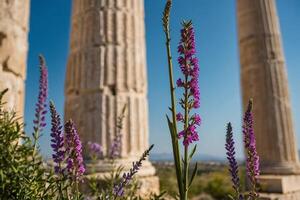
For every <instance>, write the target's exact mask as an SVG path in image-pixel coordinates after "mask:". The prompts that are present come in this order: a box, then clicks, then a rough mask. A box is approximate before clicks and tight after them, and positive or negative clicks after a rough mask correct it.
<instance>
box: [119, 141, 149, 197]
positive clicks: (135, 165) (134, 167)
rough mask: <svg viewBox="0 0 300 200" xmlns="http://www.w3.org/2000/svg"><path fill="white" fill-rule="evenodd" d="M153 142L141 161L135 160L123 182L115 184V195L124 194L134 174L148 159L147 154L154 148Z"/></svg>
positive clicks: (125, 174) (124, 175)
mask: <svg viewBox="0 0 300 200" xmlns="http://www.w3.org/2000/svg"><path fill="white" fill-rule="evenodd" d="M153 146H154V145H153V144H152V145H151V146H150V147H149V149H147V150H146V151H145V152H144V153H143V155H142V157H141V158H140V160H139V161H136V162H133V163H132V168H131V169H130V170H129V172H127V173H124V174H123V177H122V179H121V182H120V183H119V184H116V185H115V186H114V194H115V196H123V195H124V188H125V186H127V185H128V184H129V183H130V181H131V180H132V178H133V176H134V175H135V174H136V173H137V172H138V171H139V169H140V168H141V166H142V162H143V161H144V160H146V158H147V156H149V153H150V151H151V149H152V148H153Z"/></svg>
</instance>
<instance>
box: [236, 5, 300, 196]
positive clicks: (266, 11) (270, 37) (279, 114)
mask: <svg viewBox="0 0 300 200" xmlns="http://www.w3.org/2000/svg"><path fill="white" fill-rule="evenodd" d="M237 18H238V33H239V46H240V63H241V84H242V94H243V95H242V96H243V104H244V105H246V104H247V101H248V100H249V98H253V100H254V119H255V125H254V129H255V132H256V138H257V150H258V154H259V156H260V162H261V173H262V176H261V183H262V184H266V185H267V186H266V187H265V189H264V190H265V191H266V192H279V193H287V192H291V191H299V190H300V179H299V177H298V176H293V175H297V174H299V173H300V167H299V158H298V152H297V145H296V138H295V132H294V127H293V120H292V113H291V103H290V98H289V90H288V79H287V71H286V66H285V59H284V53H283V48H282V41H281V33H280V27H279V20H278V16H277V12H276V5H275V0H237ZM284 199H287V198H286V197H285V198H284Z"/></svg>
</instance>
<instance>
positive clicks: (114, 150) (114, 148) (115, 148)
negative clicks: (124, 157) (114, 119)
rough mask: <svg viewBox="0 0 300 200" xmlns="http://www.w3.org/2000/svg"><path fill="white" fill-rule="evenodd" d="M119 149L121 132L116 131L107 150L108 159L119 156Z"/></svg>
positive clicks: (120, 146) (120, 147)
mask: <svg viewBox="0 0 300 200" xmlns="http://www.w3.org/2000/svg"><path fill="white" fill-rule="evenodd" d="M121 150H122V134H121V133H119V132H118V133H117V134H116V136H115V137H114V139H113V141H112V144H111V148H110V152H109V158H110V159H116V158H119V157H120V156H121Z"/></svg>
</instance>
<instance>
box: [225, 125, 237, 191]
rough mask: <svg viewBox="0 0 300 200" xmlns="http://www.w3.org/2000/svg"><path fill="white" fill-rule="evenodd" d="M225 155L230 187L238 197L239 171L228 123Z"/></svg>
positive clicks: (230, 128)
mask: <svg viewBox="0 0 300 200" xmlns="http://www.w3.org/2000/svg"><path fill="white" fill-rule="evenodd" d="M225 149H226V151H227V152H226V155H227V159H228V162H229V172H230V174H231V180H232V183H233V185H232V187H233V189H234V190H235V192H236V195H237V196H239V195H240V194H239V193H240V178H239V169H238V164H237V161H236V159H235V147H234V141H233V132H232V126H231V123H228V125H227V131H226V144H225Z"/></svg>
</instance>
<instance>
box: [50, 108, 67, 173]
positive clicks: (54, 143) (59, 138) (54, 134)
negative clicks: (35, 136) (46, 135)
mask: <svg viewBox="0 0 300 200" xmlns="http://www.w3.org/2000/svg"><path fill="white" fill-rule="evenodd" d="M50 112H51V126H52V127H51V134H50V136H51V147H52V149H53V152H54V153H53V155H52V158H53V161H54V162H55V164H56V165H55V167H54V169H55V173H58V174H60V173H63V171H64V170H63V169H62V162H63V161H64V158H65V150H64V137H63V131H62V125H61V120H60V116H59V114H58V113H57V111H56V109H55V106H54V104H53V102H50Z"/></svg>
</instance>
